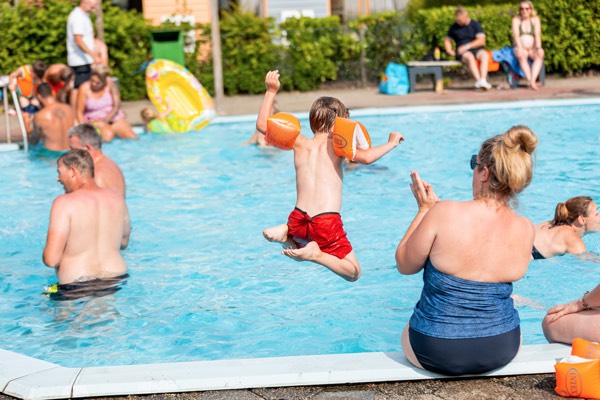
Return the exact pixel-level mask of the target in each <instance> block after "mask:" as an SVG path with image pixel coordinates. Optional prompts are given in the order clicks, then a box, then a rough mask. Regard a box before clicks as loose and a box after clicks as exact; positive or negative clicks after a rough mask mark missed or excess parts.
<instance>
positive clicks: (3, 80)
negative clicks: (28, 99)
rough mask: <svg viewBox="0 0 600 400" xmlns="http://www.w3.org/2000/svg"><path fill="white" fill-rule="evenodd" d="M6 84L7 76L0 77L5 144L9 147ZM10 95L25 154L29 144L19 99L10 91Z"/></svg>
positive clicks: (7, 81) (7, 82)
mask: <svg viewBox="0 0 600 400" xmlns="http://www.w3.org/2000/svg"><path fill="white" fill-rule="evenodd" d="M8 84H9V80H8V75H4V76H0V88H2V100H3V102H4V127H5V129H6V144H9V145H10V144H12V143H11V135H10V121H9V119H10V118H9V115H8ZM10 94H11V95H12V99H13V103H14V105H15V110H16V111H17V120H18V121H19V127H20V128H21V136H22V137H23V150H25V152H27V151H28V150H29V142H28V140H27V131H26V130H25V122H24V121H23V114H22V113H21V104H20V103H19V98H18V97H17V94H16V93H15V92H14V91H12V90H11V92H10ZM8 147H11V146H8Z"/></svg>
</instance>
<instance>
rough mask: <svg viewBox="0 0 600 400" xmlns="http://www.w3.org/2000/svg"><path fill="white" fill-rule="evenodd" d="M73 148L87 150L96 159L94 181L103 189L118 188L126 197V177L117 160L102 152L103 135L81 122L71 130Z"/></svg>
mask: <svg viewBox="0 0 600 400" xmlns="http://www.w3.org/2000/svg"><path fill="white" fill-rule="evenodd" d="M69 146H70V147H71V149H81V150H86V151H87V152H88V153H90V155H91V156H92V159H93V160H94V181H96V185H98V186H100V187H101V188H103V189H110V190H116V191H117V192H119V193H121V195H123V197H125V192H126V186H125V177H124V176H123V172H122V171H121V168H119V166H118V165H117V163H116V162H114V161H113V160H111V159H110V158H108V156H106V155H105V154H104V153H103V152H102V137H101V136H100V135H98V132H97V131H96V128H94V127H93V126H92V125H90V124H79V125H77V126H75V127H73V128H72V129H71V130H70V131H69Z"/></svg>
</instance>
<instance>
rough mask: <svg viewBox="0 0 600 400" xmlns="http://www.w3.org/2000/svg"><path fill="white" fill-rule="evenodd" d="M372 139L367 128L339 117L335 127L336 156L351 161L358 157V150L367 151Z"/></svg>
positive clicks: (334, 145) (334, 146) (334, 144)
mask: <svg viewBox="0 0 600 400" xmlns="http://www.w3.org/2000/svg"><path fill="white" fill-rule="evenodd" d="M370 147H371V138H370V137H369V133H368V132H367V128H365V126H364V125H363V124H361V123H360V122H357V121H353V120H351V119H347V118H340V117H337V118H336V119H335V124H334V126H333V149H334V151H335V154H337V155H338V156H340V157H345V158H347V159H349V160H351V161H353V160H354V157H356V149H359V150H367V149H368V148H370Z"/></svg>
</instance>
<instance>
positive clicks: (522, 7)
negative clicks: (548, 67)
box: [512, 1, 544, 90]
mask: <svg viewBox="0 0 600 400" xmlns="http://www.w3.org/2000/svg"><path fill="white" fill-rule="evenodd" d="M512 34H513V41H514V48H513V52H514V54H515V57H517V59H518V60H519V66H520V67H521V70H522V71H523V73H524V74H525V78H527V82H528V84H529V86H530V87H531V88H532V89H534V90H538V86H537V83H536V81H537V79H538V76H539V75H540V71H541V70H542V65H543V64H544V49H542V23H541V22H540V18H539V17H538V16H537V15H536V13H535V9H534V8H533V4H532V3H531V1H522V2H520V3H519V15H517V16H515V17H513V19H512ZM530 59H531V60H533V63H532V65H531V66H530V65H529V60H530Z"/></svg>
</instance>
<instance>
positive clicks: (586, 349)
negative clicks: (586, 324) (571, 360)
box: [571, 338, 600, 360]
mask: <svg viewBox="0 0 600 400" xmlns="http://www.w3.org/2000/svg"><path fill="white" fill-rule="evenodd" d="M572 344H573V347H572V349H571V355H572V356H577V357H582V358H587V359H589V360H597V359H600V343H596V342H590V341H589V340H585V339H581V338H575V339H573V342H572Z"/></svg>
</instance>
